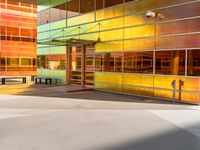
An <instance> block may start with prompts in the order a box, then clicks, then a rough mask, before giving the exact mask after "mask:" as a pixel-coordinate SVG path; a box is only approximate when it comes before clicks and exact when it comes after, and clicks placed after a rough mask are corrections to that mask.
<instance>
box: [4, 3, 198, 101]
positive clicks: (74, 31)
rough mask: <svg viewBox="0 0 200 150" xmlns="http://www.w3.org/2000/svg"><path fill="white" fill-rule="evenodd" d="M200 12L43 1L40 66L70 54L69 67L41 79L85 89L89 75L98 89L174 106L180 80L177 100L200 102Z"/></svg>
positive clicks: (192, 6) (173, 6) (185, 6)
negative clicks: (51, 58)
mask: <svg viewBox="0 0 200 150" xmlns="http://www.w3.org/2000/svg"><path fill="white" fill-rule="evenodd" d="M199 7H200V2H199V1H196V0H176V1H175V0H83V1H82V0H71V1H66V0H46V1H42V0H41V1H39V2H38V9H39V17H38V23H39V26H38V55H39V56H38V58H42V57H43V58H44V59H38V61H39V62H38V64H42V63H43V64H48V62H44V60H46V58H47V57H48V56H52V55H55V56H56V55H66V61H65V62H66V63H65V65H66V67H65V68H63V69H64V70H62V69H58V68H53V69H52V68H48V67H47V66H45V67H43V68H41V67H39V68H38V72H39V74H43V75H44V74H45V75H46V76H52V74H53V76H59V77H60V78H62V79H63V80H62V81H63V83H69V84H72V82H71V81H75V82H73V84H81V85H83V84H85V83H86V82H85V79H86V78H87V74H88V78H89V79H90V81H92V80H94V81H93V83H94V86H95V88H97V89H102V90H109V91H117V92H124V93H130V94H141V95H145V96H156V97H164V98H168V99H171V98H172V86H171V84H172V82H173V81H174V80H175V81H176V83H177V87H176V90H177V91H176V99H177V100H181V101H185V102H193V103H198V102H199V101H200V77H199V75H200V59H199V58H200V41H199V37H200V28H199V24H200V9H199ZM52 10H53V11H52ZM186 10H187V11H186ZM52 12H53V14H52ZM56 14H57V15H56ZM91 45H93V46H94V51H95V53H94V55H93V54H91V55H88V56H87V53H86V52H85V49H86V47H87V46H89V47H90V46H91ZM73 49H76V50H78V49H82V50H81V51H79V52H78V51H75V50H74V51H73ZM2 63H4V60H2ZM87 67H88V68H89V71H87ZM52 72H53V73H52ZM61 72H62V73H61ZM87 72H89V73H87ZM61 74H62V75H61ZM90 83H92V82H90ZM181 83H184V84H181Z"/></svg>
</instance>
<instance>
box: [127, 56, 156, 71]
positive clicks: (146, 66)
mask: <svg viewBox="0 0 200 150" xmlns="http://www.w3.org/2000/svg"><path fill="white" fill-rule="evenodd" d="M124 72H125V73H150V74H152V73H153V52H127V53H125V54H124Z"/></svg>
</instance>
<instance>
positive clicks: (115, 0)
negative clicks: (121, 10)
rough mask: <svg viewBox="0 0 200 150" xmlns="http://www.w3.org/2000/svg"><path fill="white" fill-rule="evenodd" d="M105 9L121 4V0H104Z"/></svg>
mask: <svg viewBox="0 0 200 150" xmlns="http://www.w3.org/2000/svg"><path fill="white" fill-rule="evenodd" d="M104 3H105V7H111V6H114V5H118V4H122V3H123V0H104Z"/></svg>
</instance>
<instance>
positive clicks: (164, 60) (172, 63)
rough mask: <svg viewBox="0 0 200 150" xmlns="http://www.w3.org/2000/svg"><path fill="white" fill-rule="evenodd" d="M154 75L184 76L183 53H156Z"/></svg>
mask: <svg viewBox="0 0 200 150" xmlns="http://www.w3.org/2000/svg"><path fill="white" fill-rule="evenodd" d="M155 59H156V70H155V71H156V74H164V75H185V51H160V52H156V58H155Z"/></svg>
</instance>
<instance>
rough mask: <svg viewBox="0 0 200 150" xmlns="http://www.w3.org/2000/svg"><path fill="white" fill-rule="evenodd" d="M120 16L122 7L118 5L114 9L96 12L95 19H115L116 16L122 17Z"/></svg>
mask: <svg viewBox="0 0 200 150" xmlns="http://www.w3.org/2000/svg"><path fill="white" fill-rule="evenodd" d="M122 15H123V6H122V5H119V6H116V7H111V8H106V9H102V10H98V11H97V12H96V19H97V20H103V19H107V18H113V17H117V16H122Z"/></svg>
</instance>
